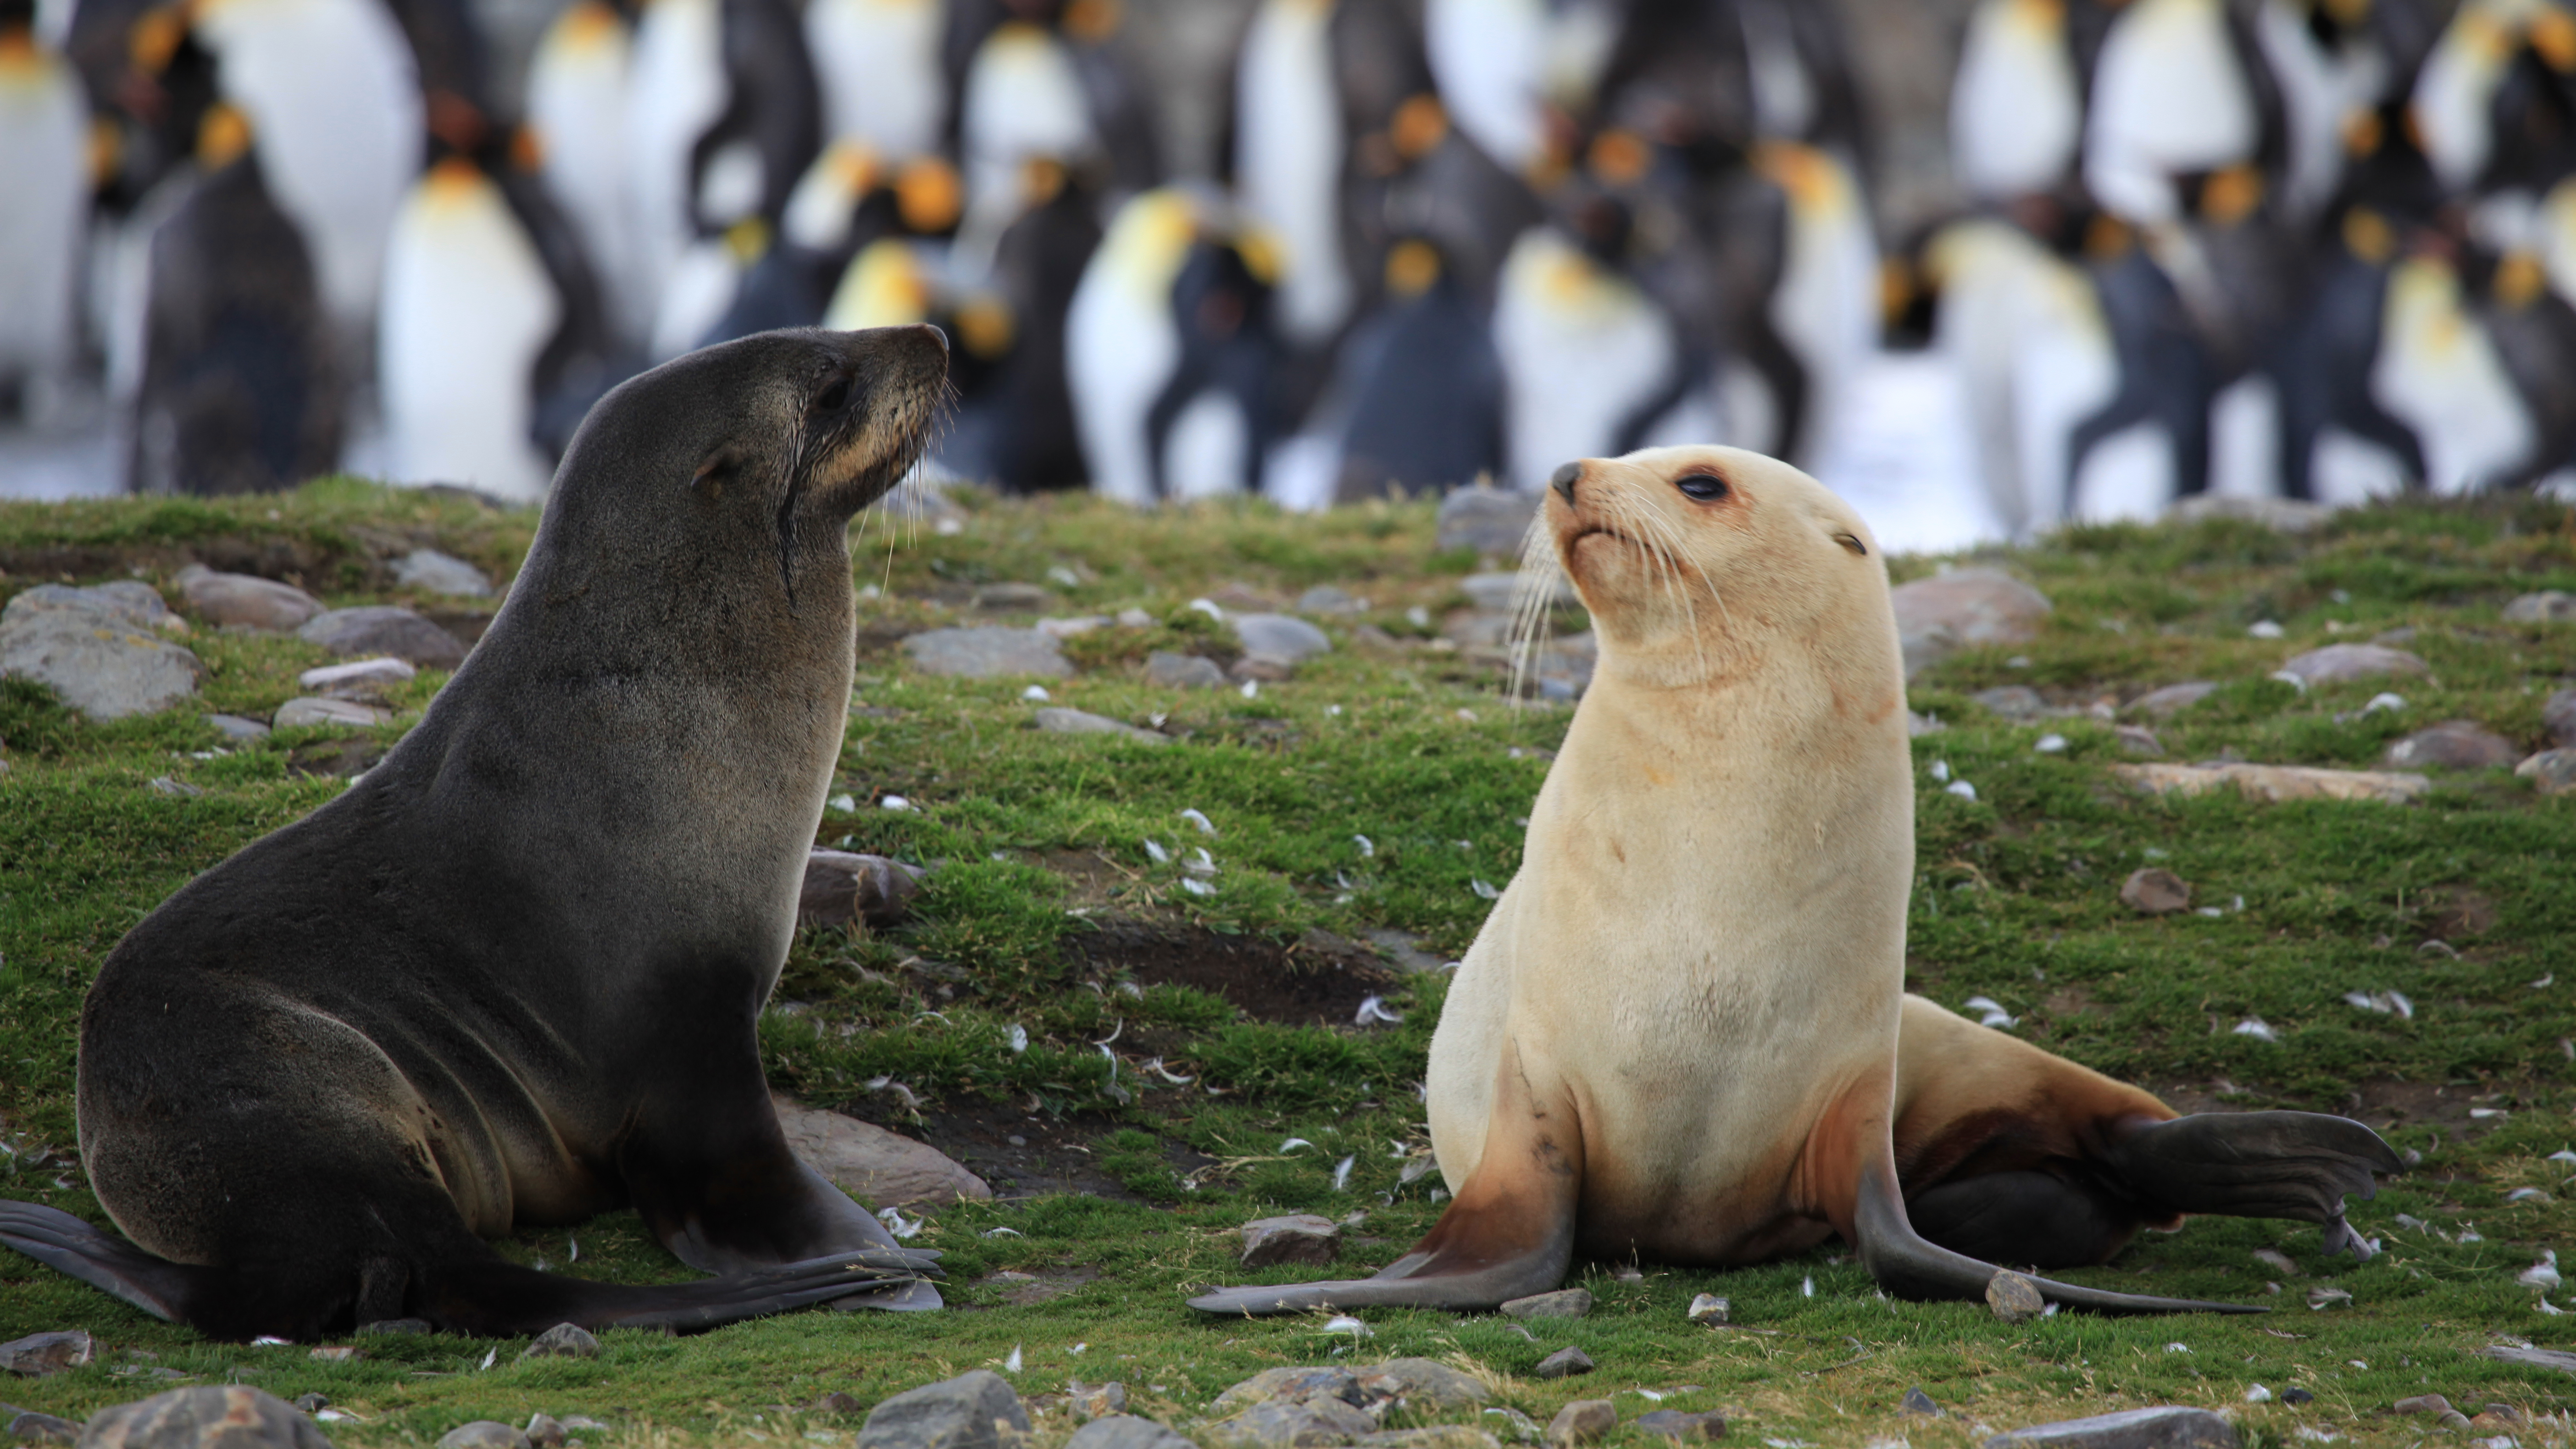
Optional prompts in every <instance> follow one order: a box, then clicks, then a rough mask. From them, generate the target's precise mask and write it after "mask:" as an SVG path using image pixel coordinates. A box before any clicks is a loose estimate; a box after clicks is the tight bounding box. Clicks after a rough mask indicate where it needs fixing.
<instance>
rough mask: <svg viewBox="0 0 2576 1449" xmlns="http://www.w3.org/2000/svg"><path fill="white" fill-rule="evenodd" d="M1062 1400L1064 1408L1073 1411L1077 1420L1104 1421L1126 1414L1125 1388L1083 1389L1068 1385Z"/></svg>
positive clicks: (1114, 1385)
mask: <svg viewBox="0 0 2576 1449" xmlns="http://www.w3.org/2000/svg"><path fill="white" fill-rule="evenodd" d="M1064 1400H1065V1406H1066V1407H1067V1408H1070V1409H1071V1410H1073V1412H1074V1415H1075V1417H1077V1418H1081V1419H1105V1418H1108V1417H1109V1416H1111V1415H1113V1414H1123V1413H1126V1412H1127V1386H1126V1385H1125V1384H1100V1385H1097V1386H1095V1387H1092V1388H1084V1387H1083V1386H1082V1385H1080V1384H1069V1385H1067V1386H1066V1388H1065V1394H1064Z"/></svg>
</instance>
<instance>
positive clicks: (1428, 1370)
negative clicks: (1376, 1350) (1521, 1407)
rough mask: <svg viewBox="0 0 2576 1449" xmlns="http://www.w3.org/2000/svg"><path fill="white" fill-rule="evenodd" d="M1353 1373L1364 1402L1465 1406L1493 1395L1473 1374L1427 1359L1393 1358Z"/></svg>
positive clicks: (1441, 1406) (1365, 1366) (1447, 1407)
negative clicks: (1400, 1400)
mask: <svg viewBox="0 0 2576 1449" xmlns="http://www.w3.org/2000/svg"><path fill="white" fill-rule="evenodd" d="M1351 1372H1352V1373H1354V1374H1356V1375H1358V1376H1359V1395H1360V1401H1361V1402H1363V1403H1370V1402H1375V1401H1377V1400H1380V1399H1403V1400H1405V1401H1406V1402H1408V1403H1412V1404H1434V1405H1437V1406H1439V1407H1440V1408H1444V1409H1462V1408H1466V1407H1468V1406H1470V1405H1474V1404H1481V1403H1483V1402H1484V1401H1485V1400H1486V1399H1487V1398H1489V1397H1491V1393H1490V1391H1489V1390H1487V1389H1486V1387H1485V1386H1484V1385H1483V1384H1482V1383H1480V1382H1478V1381H1477V1380H1476V1378H1475V1377H1474V1376H1473V1375H1471V1374H1464V1373H1460V1372H1459V1371H1458V1370H1456V1369H1453V1368H1451V1367H1449V1365H1447V1364H1445V1363H1436V1362H1434V1361H1432V1360H1430V1359H1427V1358H1393V1359H1388V1360H1387V1361H1386V1362H1384V1363H1373V1364H1363V1365H1361V1366H1360V1367H1358V1368H1355V1369H1353V1370H1351Z"/></svg>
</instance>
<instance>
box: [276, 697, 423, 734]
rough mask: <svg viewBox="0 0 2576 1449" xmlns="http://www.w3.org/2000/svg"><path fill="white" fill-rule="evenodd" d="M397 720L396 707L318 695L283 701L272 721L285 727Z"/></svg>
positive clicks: (361, 724)
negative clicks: (395, 716) (391, 708)
mask: <svg viewBox="0 0 2576 1449" xmlns="http://www.w3.org/2000/svg"><path fill="white" fill-rule="evenodd" d="M393 720H394V714H393V711H392V710H389V709H378V708H377V707H376V706H374V705H372V704H360V703H358V702H357V701H356V700H352V699H323V698H321V697H319V696H317V695H306V696H304V697H303V698H300V699H290V700H288V701H287V702H286V703H284V704H281V705H279V706H278V707H277V713H276V714H274V715H272V716H270V717H269V723H271V724H273V725H275V726H276V727H277V728H279V729H282V730H291V729H301V728H304V727H305V726H308V725H357V726H359V727H361V728H372V727H374V726H376V725H382V724H391V723H393Z"/></svg>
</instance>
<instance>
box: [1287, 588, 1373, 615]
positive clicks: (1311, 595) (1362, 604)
mask: <svg viewBox="0 0 2576 1449" xmlns="http://www.w3.org/2000/svg"><path fill="white" fill-rule="evenodd" d="M1367 608H1368V600H1366V599H1362V598H1355V597H1353V596H1352V595H1350V594H1348V593H1345V592H1344V591H1342V590H1340V589H1337V588H1334V587H1333V586H1332V585H1331V584H1317V585H1315V586H1314V587H1313V588H1311V589H1308V590H1307V591H1306V592H1304V593H1302V594H1299V595H1298V596H1297V612H1298V613H1300V614H1357V613H1362V612H1365V611H1366V610H1367Z"/></svg>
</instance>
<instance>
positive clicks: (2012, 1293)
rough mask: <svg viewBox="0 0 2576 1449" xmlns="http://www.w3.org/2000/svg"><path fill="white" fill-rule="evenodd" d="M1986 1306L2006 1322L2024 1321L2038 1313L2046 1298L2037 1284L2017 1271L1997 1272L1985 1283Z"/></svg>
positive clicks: (2045, 1305)
mask: <svg viewBox="0 0 2576 1449" xmlns="http://www.w3.org/2000/svg"><path fill="white" fill-rule="evenodd" d="M1986 1306H1987V1307H1988V1308H1990V1309H1992V1310H1994V1315H1995V1317H1997V1318H2000V1319H2002V1320H2003V1321H2004V1322H2006V1323H2025V1322H2028V1321H2029V1320H2031V1319H2033V1318H2037V1317H2038V1316H2039V1315H2040V1312H2041V1310H2043V1309H2045V1308H2046V1307H2047V1306H2048V1300H2047V1299H2045V1298H2042V1297H2040V1296H2039V1285H2038V1284H2036V1283H2033V1282H2031V1281H2030V1280H2029V1279H2028V1278H2025V1277H2023V1276H2022V1275H2020V1274H2019V1273H2010V1272H2004V1273H1997V1274H1996V1275H1995V1276H1994V1277H1993V1278H1992V1279H1990V1280H1989V1281H1988V1282H1987V1284H1986Z"/></svg>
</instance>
